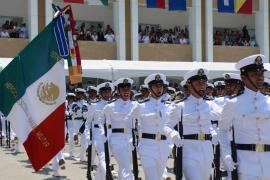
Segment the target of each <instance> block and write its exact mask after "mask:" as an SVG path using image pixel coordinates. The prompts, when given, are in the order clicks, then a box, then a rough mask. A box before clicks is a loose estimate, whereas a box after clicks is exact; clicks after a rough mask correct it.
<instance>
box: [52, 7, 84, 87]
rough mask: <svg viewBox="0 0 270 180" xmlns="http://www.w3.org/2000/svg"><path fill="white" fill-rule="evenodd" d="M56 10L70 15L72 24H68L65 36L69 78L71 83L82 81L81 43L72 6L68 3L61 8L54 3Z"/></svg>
mask: <svg viewBox="0 0 270 180" xmlns="http://www.w3.org/2000/svg"><path fill="white" fill-rule="evenodd" d="M52 8H53V9H54V11H55V12H59V11H60V12H61V13H65V14H67V15H68V16H69V21H70V26H66V30H65V37H66V39H67V41H68V48H69V49H68V51H69V53H68V55H67V56H66V58H67V62H68V72H69V80H70V83H71V84H77V83H81V82H82V66H81V55H80V50H79V45H78V42H77V32H76V30H75V21H74V17H73V12H72V9H71V6H70V5H68V6H66V7H64V8H63V9H61V8H60V7H58V6H56V5H55V4H52Z"/></svg>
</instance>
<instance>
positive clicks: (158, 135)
mask: <svg viewBox="0 0 270 180" xmlns="http://www.w3.org/2000/svg"><path fill="white" fill-rule="evenodd" d="M155 140H157V141H160V140H161V134H160V133H157V134H156V137H155Z"/></svg>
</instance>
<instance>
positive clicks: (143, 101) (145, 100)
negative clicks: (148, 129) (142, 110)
mask: <svg viewBox="0 0 270 180" xmlns="http://www.w3.org/2000/svg"><path fill="white" fill-rule="evenodd" d="M147 101H150V99H149V98H147V99H144V100H142V101H138V103H140V104H141V103H145V102H147Z"/></svg>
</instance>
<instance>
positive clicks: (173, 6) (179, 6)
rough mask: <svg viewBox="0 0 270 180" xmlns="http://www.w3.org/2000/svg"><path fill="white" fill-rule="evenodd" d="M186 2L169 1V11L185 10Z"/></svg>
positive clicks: (181, 0)
mask: <svg viewBox="0 0 270 180" xmlns="http://www.w3.org/2000/svg"><path fill="white" fill-rule="evenodd" d="M186 4H187V2H186V0H169V11H185V10H187V5H186Z"/></svg>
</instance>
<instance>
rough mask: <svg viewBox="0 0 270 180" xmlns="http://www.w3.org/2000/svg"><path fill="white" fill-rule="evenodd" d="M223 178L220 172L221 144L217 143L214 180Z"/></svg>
mask: <svg viewBox="0 0 270 180" xmlns="http://www.w3.org/2000/svg"><path fill="white" fill-rule="evenodd" d="M219 179H221V172H220V145H219V144H218V145H216V147H215V153H214V180H219Z"/></svg>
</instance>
